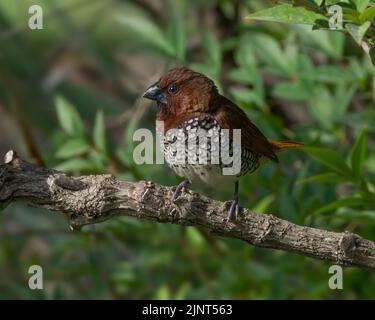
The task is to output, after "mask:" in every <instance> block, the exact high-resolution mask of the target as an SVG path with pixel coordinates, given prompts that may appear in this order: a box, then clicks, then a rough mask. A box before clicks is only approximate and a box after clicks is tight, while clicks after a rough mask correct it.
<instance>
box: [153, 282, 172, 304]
mask: <svg viewBox="0 0 375 320" xmlns="http://www.w3.org/2000/svg"><path fill="white" fill-rule="evenodd" d="M154 299H155V300H169V299H172V295H171V291H170V290H169V288H168V287H167V286H166V285H162V286H161V287H159V289H158V290H157V291H156V293H155V297H154Z"/></svg>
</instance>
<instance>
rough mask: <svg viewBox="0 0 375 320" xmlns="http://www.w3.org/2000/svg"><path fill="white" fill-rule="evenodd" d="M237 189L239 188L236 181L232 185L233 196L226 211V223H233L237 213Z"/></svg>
mask: <svg viewBox="0 0 375 320" xmlns="http://www.w3.org/2000/svg"><path fill="white" fill-rule="evenodd" d="M238 187H239V182H238V181H237V182H236V183H235V185H234V196H233V200H232V204H231V205H230V208H229V211H228V216H227V221H235V220H236V218H237V216H238V211H239V208H240V206H239V204H238Z"/></svg>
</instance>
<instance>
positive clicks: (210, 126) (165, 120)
mask: <svg viewBox="0 0 375 320" xmlns="http://www.w3.org/2000/svg"><path fill="white" fill-rule="evenodd" d="M143 97H144V98H147V99H151V100H154V101H156V102H157V115H156V129H157V132H158V133H159V135H160V137H161V139H160V141H161V148H162V150H163V153H164V157H165V160H166V162H167V163H168V165H169V166H170V167H171V168H172V169H173V170H174V172H175V173H176V174H177V175H179V176H181V177H183V178H185V180H184V181H183V182H182V183H180V184H179V185H178V186H177V188H176V191H175V193H174V196H173V198H174V199H175V198H176V197H178V195H179V193H180V192H181V191H182V189H183V188H185V187H187V186H188V185H189V183H191V182H195V181H203V182H204V183H206V184H209V185H212V186H214V187H216V186H218V185H219V184H225V185H227V184H228V183H230V184H233V185H234V197H233V201H232V203H231V206H230V209H229V212H228V220H235V218H236V217H237V214H238V211H239V199H238V188H239V180H240V178H241V177H243V176H244V175H246V174H250V173H253V172H254V171H255V170H256V169H258V167H259V166H260V165H261V164H263V163H264V162H266V161H265V160H271V161H274V162H278V158H277V155H276V153H277V152H279V151H282V150H285V149H290V148H296V147H300V146H301V145H302V144H301V143H298V142H293V141H275V140H269V139H267V138H266V137H265V136H264V135H263V134H262V132H261V131H260V130H259V129H258V128H257V127H256V126H255V125H254V124H253V123H252V122H251V121H250V120H249V118H248V117H247V116H246V114H245V112H244V111H242V110H241V109H240V108H239V107H238V106H237V105H236V104H234V103H233V102H232V101H230V100H229V99H227V98H226V97H224V96H222V95H221V94H219V92H218V90H217V87H216V86H215V84H214V82H213V81H212V80H211V79H209V78H208V77H206V76H205V75H203V74H201V73H198V72H195V71H192V70H190V69H187V68H176V69H172V70H170V71H168V72H167V73H166V74H165V75H163V76H162V77H161V78H160V79H159V81H157V82H156V83H154V84H153V85H151V86H150V87H149V88H148V89H147V90H146V91H145V92H144V94H143ZM234 129H240V145H239V150H238V148H237V149H235V144H236V141H235V138H236V136H235V131H236V130H234ZM198 132H199V133H201V132H203V133H206V135H207V137H206V138H205V139H203V138H201V135H199V134H198ZM197 137H199V138H197ZM225 148H226V150H228V156H229V157H232V158H235V156H236V155H239V157H238V158H239V159H238V160H239V162H238V161H237V164H238V163H239V170H238V171H237V172H235V173H234V174H229V175H228V174H224V170H223V169H224V168H227V169H228V168H230V167H231V165H232V166H233V164H235V161H236V160H233V163H232V164H230V163H228V162H225V161H224V160H223V159H222V157H221V156H222V153H223V150H224V149H225ZM235 150H237V151H235ZM214 153H215V155H217V154H219V159H213V158H210V156H211V157H212V155H213V154H214ZM201 160H203V161H201Z"/></svg>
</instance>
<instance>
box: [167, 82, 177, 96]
mask: <svg viewBox="0 0 375 320" xmlns="http://www.w3.org/2000/svg"><path fill="white" fill-rule="evenodd" d="M177 90H178V88H177V86H175V85H174V84H170V85H169V86H168V93H169V94H175V93H176V92H177Z"/></svg>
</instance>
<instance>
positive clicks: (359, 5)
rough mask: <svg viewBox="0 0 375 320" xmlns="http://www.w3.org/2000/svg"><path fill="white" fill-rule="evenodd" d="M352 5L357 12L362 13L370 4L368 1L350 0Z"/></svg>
mask: <svg viewBox="0 0 375 320" xmlns="http://www.w3.org/2000/svg"><path fill="white" fill-rule="evenodd" d="M351 1H352V2H353V3H354V4H355V7H356V8H357V10H358V11H359V12H363V11H364V10H365V9H366V7H367V5H368V4H369V3H370V0H351Z"/></svg>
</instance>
